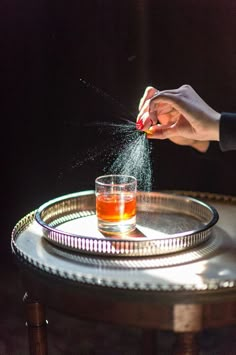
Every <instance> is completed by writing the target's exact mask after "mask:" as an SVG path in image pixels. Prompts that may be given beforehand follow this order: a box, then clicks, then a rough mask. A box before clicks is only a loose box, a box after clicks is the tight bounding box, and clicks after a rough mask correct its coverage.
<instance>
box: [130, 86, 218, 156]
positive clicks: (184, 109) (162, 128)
mask: <svg viewBox="0 0 236 355" xmlns="http://www.w3.org/2000/svg"><path fill="white" fill-rule="evenodd" d="M139 110H140V112H139V114H138V117H137V122H136V127H137V129H139V130H143V131H146V132H147V138H152V139H155V138H156V139H167V138H169V139H170V140H171V141H172V142H174V143H176V144H180V145H189V146H192V147H194V148H196V149H197V150H199V151H202V152H204V151H206V150H207V148H208V145H209V141H211V140H219V120H220V114H219V113H218V112H216V111H215V110H213V109H212V108H211V107H210V106H209V105H207V104H206V102H204V101H203V100H202V98H201V97H200V96H199V95H198V94H197V93H196V92H195V91H194V90H193V88H192V87H191V86H189V85H183V86H181V87H180V88H178V89H175V90H164V91H158V90H157V89H155V88H154V87H147V88H146V90H145V93H144V95H143V97H142V99H141V100H140V104H139Z"/></svg>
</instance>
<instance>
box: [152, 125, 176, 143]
mask: <svg viewBox="0 0 236 355" xmlns="http://www.w3.org/2000/svg"><path fill="white" fill-rule="evenodd" d="M146 133H147V138H149V139H155V138H156V139H168V138H171V137H174V136H176V135H177V127H176V123H174V124H172V125H156V126H152V127H150V128H149V130H148V131H147V132H146Z"/></svg>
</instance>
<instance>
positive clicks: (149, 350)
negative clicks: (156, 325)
mask: <svg viewBox="0 0 236 355" xmlns="http://www.w3.org/2000/svg"><path fill="white" fill-rule="evenodd" d="M157 354H158V352H157V349H156V330H154V329H143V332H142V355H157Z"/></svg>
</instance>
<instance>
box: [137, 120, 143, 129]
mask: <svg viewBox="0 0 236 355" xmlns="http://www.w3.org/2000/svg"><path fill="white" fill-rule="evenodd" d="M143 127H144V124H143V121H142V120H141V119H139V120H138V121H137V122H136V128H137V129H138V130H140V131H141V130H142V129H143Z"/></svg>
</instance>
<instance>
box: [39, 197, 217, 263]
mask: <svg viewBox="0 0 236 355" xmlns="http://www.w3.org/2000/svg"><path fill="white" fill-rule="evenodd" d="M35 219H36V221H37V222H38V223H39V224H40V225H41V226H42V228H43V235H44V237H45V238H46V239H47V240H48V241H50V242H51V243H53V244H55V245H57V246H59V247H61V248H64V249H70V250H73V251H79V252H82V253H86V254H96V255H106V256H114V255H116V256H129V257H137V256H153V255H162V254H168V253H174V252H178V251H182V250H186V249H189V248H192V247H195V246H197V245H198V244H200V243H202V242H205V241H207V240H208V238H209V237H210V235H211V232H212V227H213V226H214V225H215V224H216V222H217V220H218V212H217V210H216V209H215V208H214V207H212V206H210V205H208V204H206V203H204V202H202V201H200V200H198V199H195V198H191V197H188V196H181V195H177V194H169V193H161V192H148V193H147V192H139V193H138V195H137V226H136V230H135V231H133V232H131V233H128V234H121V235H119V236H117V235H114V236H107V235H103V234H102V233H101V232H100V231H99V230H98V228H97V218H96V212H95V194H94V191H84V192H78V193H74V194H70V195H66V196H62V197H59V198H57V199H53V200H51V201H49V202H47V203H45V204H43V205H42V206H40V207H39V209H38V210H37V211H36V214H35Z"/></svg>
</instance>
